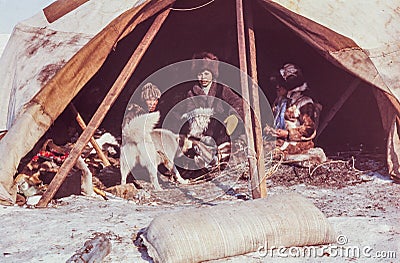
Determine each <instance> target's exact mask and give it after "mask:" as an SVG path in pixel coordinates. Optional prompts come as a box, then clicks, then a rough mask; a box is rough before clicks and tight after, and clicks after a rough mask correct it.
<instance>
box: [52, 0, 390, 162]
mask: <svg viewBox="0 0 400 263" xmlns="http://www.w3.org/2000/svg"><path fill="white" fill-rule="evenodd" d="M207 2H209V1H191V0H190V1H188V0H184V1H183V0H181V1H177V2H176V3H175V4H174V6H173V7H174V9H173V10H171V12H170V14H169V15H168V17H167V19H166V21H165V23H164V24H163V25H162V27H161V29H160V31H159V32H158V33H157V35H156V37H155V39H154V40H153V42H152V43H151V45H150V47H149V49H148V50H147V51H146V53H145V55H144V57H143V58H142V60H141V62H140V63H139V65H138V67H137V69H136V70H135V72H134V74H133V75H132V76H131V78H130V79H129V81H128V83H127V85H126V86H125V88H124V90H123V91H122V93H121V95H120V96H119V97H118V99H117V100H116V102H115V103H114V105H113V106H112V108H111V110H110V111H109V112H108V114H107V115H106V117H105V119H104V121H103V123H102V125H101V128H104V129H105V130H108V131H110V132H112V133H113V134H114V135H115V136H120V135H121V123H122V118H123V115H124V112H125V108H126V106H127V103H128V101H129V99H130V97H131V96H132V94H133V93H134V91H135V90H136V89H137V87H139V86H140V85H142V82H143V81H144V80H145V79H146V78H147V77H148V76H149V75H151V74H152V73H153V72H155V71H157V70H159V69H161V68H163V67H165V66H167V65H170V64H172V63H175V62H178V61H182V60H187V59H191V58H192V55H193V54H194V53H195V52H199V51H209V52H212V53H214V54H216V55H217V56H218V58H219V59H220V61H224V62H226V63H229V64H232V65H234V66H236V67H239V58H238V44H237V28H236V7H235V1H234V0H219V1H213V2H211V3H210V4H208V5H207V4H206V3H207ZM249 3H251V5H252V11H253V19H254V32H255V39H256V49H257V70H258V81H259V86H260V87H261V89H262V91H263V92H264V94H265V95H266V96H267V98H268V100H269V102H270V103H272V102H273V100H274V98H275V89H274V88H273V87H271V86H270V84H269V77H270V76H271V74H273V73H274V72H278V70H279V69H280V68H281V67H282V65H284V64H285V63H288V62H290V63H294V64H297V65H299V66H300V67H301V68H302V70H303V73H304V76H305V78H306V80H307V83H308V85H309V87H310V90H311V92H312V94H313V97H314V99H316V100H317V101H319V102H320V103H321V104H322V105H323V110H322V112H321V121H323V120H324V118H325V116H326V115H327V113H328V112H329V111H330V109H331V108H332V107H333V106H334V105H335V103H336V102H337V101H338V100H339V98H340V97H341V96H342V94H343V92H344V91H345V90H346V89H348V88H349V85H350V83H351V82H352V81H353V79H354V76H353V75H351V74H350V73H349V72H347V71H346V70H344V69H342V68H340V67H339V66H337V65H334V64H333V63H332V62H330V61H328V60H327V59H326V58H325V57H324V56H323V55H322V54H320V53H319V52H318V51H317V50H316V49H315V48H314V47H312V46H310V45H309V44H308V43H307V42H305V41H304V40H303V39H302V38H300V36H299V35H297V34H296V33H294V32H293V31H291V30H290V29H289V28H288V27H286V26H285V25H284V24H283V23H282V22H280V21H279V20H278V19H277V18H275V17H274V16H273V15H271V13H269V12H268V10H267V9H266V8H265V7H264V6H263V5H261V4H260V2H258V1H251V2H250V1H249ZM201 4H205V6H204V7H202V8H198V9H193V10H188V9H190V8H192V7H195V6H199V5H201ZM154 18H155V16H154V17H152V18H151V19H148V20H147V21H145V22H143V23H141V24H140V25H139V26H138V27H137V28H135V29H134V31H133V32H131V33H130V34H129V35H128V36H126V37H125V38H124V39H122V40H121V41H120V42H119V43H118V45H117V46H116V48H115V50H114V51H112V52H111V53H110V54H109V56H108V58H107V60H106V61H105V63H104V64H103V65H102V67H101V68H100V70H99V71H98V72H97V73H96V74H95V75H94V76H93V77H92V79H91V80H90V81H89V82H88V83H87V84H86V86H85V87H84V88H83V89H82V91H81V92H80V93H79V94H78V96H77V97H76V98H75V99H74V104H75V106H76V107H77V109H78V111H79V112H80V113H81V114H82V116H83V117H84V119H85V121H86V122H89V120H90V118H91V116H92V115H93V114H94V112H95V111H96V109H97V107H98V106H99V105H100V103H101V101H102V100H103V98H104V96H105V95H106V93H107V92H108V90H109V89H110V87H111V86H112V85H113V83H114V82H115V80H116V79H117V77H118V75H119V73H120V72H121V70H122V69H123V67H124V66H125V64H126V62H127V61H128V59H129V58H130V56H131V54H132V53H133V51H134V50H135V48H136V47H137V46H138V44H139V42H140V40H141V39H142V37H143V36H144V35H145V34H146V32H147V30H148V29H149V27H150V26H151V24H152V22H153V21H154ZM158 85H159V86H160V85H162V83H158ZM373 89H374V87H373V86H371V85H369V84H367V83H365V82H361V84H360V85H359V86H358V88H357V89H356V90H355V91H354V93H353V94H352V95H351V96H350V97H349V99H348V100H347V101H346V102H345V103H344V105H343V107H341V109H340V110H339V111H338V112H337V114H336V115H335V117H334V118H333V119H332V120H331V121H330V122H329V125H328V126H327V128H326V129H325V130H324V131H323V133H321V134H319V137H318V138H317V140H316V142H315V143H316V145H317V146H320V147H322V148H323V149H324V150H325V152H326V153H327V154H328V155H329V154H335V153H337V152H341V151H360V150H362V151H368V152H380V153H383V152H384V151H385V148H386V146H385V145H386V142H385V140H386V139H385V134H384V130H383V128H382V123H381V118H380V114H379V110H378V106H377V102H376V100H375V97H374V94H373ZM183 95H185V90H182V89H179V88H177V89H175V90H174V92H170V93H169V94H167V93H166V94H163V96H164V100H165V101H168V102H169V103H170V105H173V104H174V103H176V102H177V101H178V100H179V99H181V98H182V96H183ZM168 96H169V97H168ZM261 110H262V109H261ZM66 118H71V114H70V113H69V110H68V108H67V109H66V111H65V112H64V113H63V114H62V115H61V116H60V117H59V119H57V121H56V122H55V124H54V125H53V127H52V128H51V129H50V132H51V131H52V130H54V129H56V128H57V125H59V124H60V122H61V121H62V120H64V121H65V119H66ZM71 119H72V121H71V122H74V119H73V118H71ZM59 126H61V127H65V124H62V125H59ZM64 130H65V129H64ZM58 134H60V133H59V130H58ZM58 138H59V141H58V142H57V138H54V139H55V140H56V142H57V143H60V144H61V143H65V142H63V141H61V140H62V139H61V138H62V136H58Z"/></svg>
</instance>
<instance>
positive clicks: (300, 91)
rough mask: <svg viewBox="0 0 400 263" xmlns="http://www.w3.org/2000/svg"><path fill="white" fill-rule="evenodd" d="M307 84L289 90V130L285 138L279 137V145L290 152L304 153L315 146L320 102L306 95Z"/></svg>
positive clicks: (287, 122) (287, 112)
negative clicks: (314, 139)
mask: <svg viewBox="0 0 400 263" xmlns="http://www.w3.org/2000/svg"><path fill="white" fill-rule="evenodd" d="M306 89H307V84H306V83H304V84H303V85H301V86H299V87H296V88H295V89H293V90H291V91H289V92H288V95H287V97H288V104H287V106H286V111H285V124H286V129H287V130H288V132H289V136H288V138H286V139H285V140H283V139H278V140H277V145H278V146H279V147H280V148H281V150H283V151H284V152H286V153H288V154H298V153H304V152H306V151H307V150H309V149H311V148H313V147H314V143H313V141H312V139H313V138H314V137H315V135H316V129H317V126H318V119H319V112H320V110H321V108H320V107H321V106H320V104H317V103H315V102H314V101H313V99H312V98H310V97H308V96H305V95H304V91H305V90H306Z"/></svg>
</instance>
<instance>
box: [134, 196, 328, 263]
mask: <svg viewBox="0 0 400 263" xmlns="http://www.w3.org/2000/svg"><path fill="white" fill-rule="evenodd" d="M142 238H143V242H144V244H145V245H146V247H147V249H148V253H149V255H150V256H151V257H152V258H153V259H154V261H155V262H163V263H167V262H174V263H178V262H200V261H205V260H211V259H218V258H225V257H229V256H234V255H240V254H245V253H249V252H254V251H257V249H259V248H260V247H261V246H265V245H266V244H268V247H269V248H271V247H272V246H275V247H279V246H284V247H290V246H311V245H322V244H329V243H333V242H335V233H334V231H333V229H332V227H331V225H330V223H329V222H328V220H327V219H326V217H325V216H324V214H323V213H322V212H321V211H320V210H319V209H318V208H317V207H315V206H314V205H313V204H312V203H311V202H310V201H308V200H306V199H305V198H303V197H301V196H300V195H298V194H292V193H291V194H281V195H274V196H271V197H268V198H265V199H256V200H252V201H245V202H238V203H235V204H229V205H228V204H221V205H217V206H213V207H204V208H190V209H185V210H182V211H179V212H174V213H168V214H163V215H161V216H159V217H157V218H155V219H154V220H153V221H152V222H151V223H150V225H149V226H148V227H147V229H146V230H145V231H144V233H143V235H142Z"/></svg>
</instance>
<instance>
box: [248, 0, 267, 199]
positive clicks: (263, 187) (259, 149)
mask: <svg viewBox="0 0 400 263" xmlns="http://www.w3.org/2000/svg"><path fill="white" fill-rule="evenodd" d="M244 11H245V21H246V25H247V34H248V40H249V41H248V43H249V57H250V58H249V59H250V63H249V67H250V76H251V78H252V82H251V83H252V86H251V89H250V90H251V94H252V99H253V100H252V108H253V110H254V115H255V120H254V125H255V127H254V131H255V134H254V135H255V148H256V154H257V168H258V174H259V176H260V177H261V178H260V195H261V198H263V197H266V196H267V184H266V177H265V175H266V174H265V160H264V147H263V146H264V144H263V138H262V127H261V112H260V100H259V94H258V74H257V50H256V37H255V34H254V21H253V10H252V6H251V2H249V1H246V2H245V10H244Z"/></svg>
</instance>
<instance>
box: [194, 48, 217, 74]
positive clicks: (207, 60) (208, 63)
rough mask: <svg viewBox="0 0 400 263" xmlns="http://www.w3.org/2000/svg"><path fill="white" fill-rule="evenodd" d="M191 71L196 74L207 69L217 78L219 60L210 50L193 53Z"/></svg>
mask: <svg viewBox="0 0 400 263" xmlns="http://www.w3.org/2000/svg"><path fill="white" fill-rule="evenodd" d="M192 59H193V62H192V72H193V73H194V74H198V73H200V72H202V71H204V70H209V71H210V72H211V73H212V74H213V78H214V79H216V78H218V74H219V72H218V66H219V60H218V57H217V56H216V55H214V54H213V53H210V52H200V53H195V54H194V55H193V57H192Z"/></svg>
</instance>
